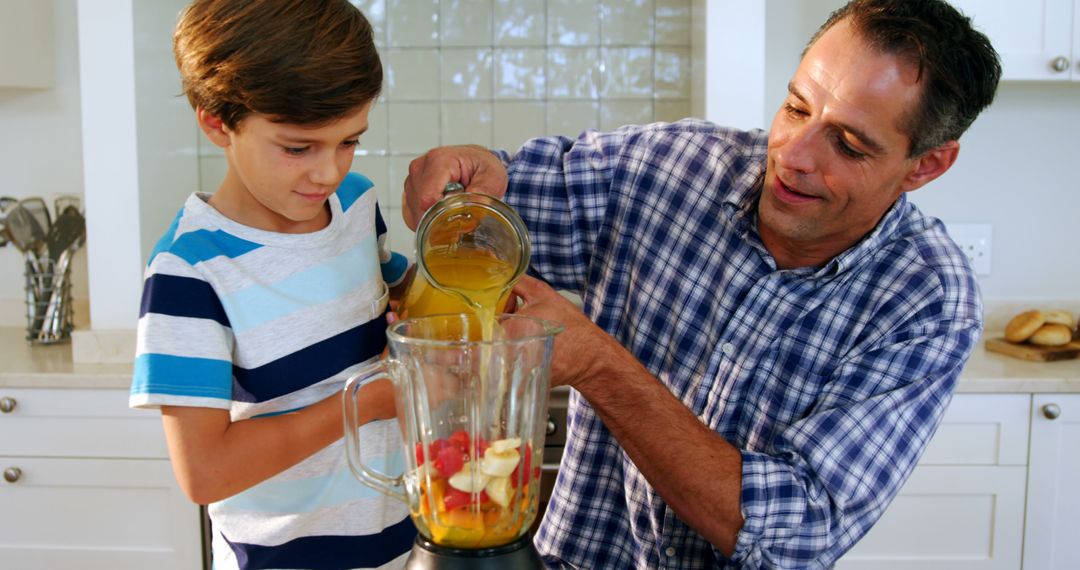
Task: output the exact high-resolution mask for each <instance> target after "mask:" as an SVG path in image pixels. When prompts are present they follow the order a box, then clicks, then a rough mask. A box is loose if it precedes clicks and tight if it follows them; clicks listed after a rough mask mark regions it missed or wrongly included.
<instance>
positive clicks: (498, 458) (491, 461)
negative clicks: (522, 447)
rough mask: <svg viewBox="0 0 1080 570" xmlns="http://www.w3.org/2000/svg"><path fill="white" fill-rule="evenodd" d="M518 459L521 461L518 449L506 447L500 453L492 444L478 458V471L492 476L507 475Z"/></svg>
mask: <svg viewBox="0 0 1080 570" xmlns="http://www.w3.org/2000/svg"><path fill="white" fill-rule="evenodd" d="M519 461H521V454H520V453H518V450H516V449H508V450H506V451H503V452H501V453H500V452H497V451H495V447H494V446H492V447H489V448H488V450H487V453H484V458H483V459H481V460H480V471H481V472H482V473H484V474H485V475H490V476H492V477H508V476H510V474H511V473H513V472H514V468H515V467H517V464H518V462H519Z"/></svg>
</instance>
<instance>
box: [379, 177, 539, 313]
mask: <svg viewBox="0 0 1080 570" xmlns="http://www.w3.org/2000/svg"><path fill="white" fill-rule="evenodd" d="M529 255H530V244H529V232H528V230H527V229H526V228H525V223H524V222H523V221H522V220H521V218H520V217H519V216H518V215H517V213H516V212H514V210H513V209H512V208H510V206H508V205H506V203H505V202H503V201H501V200H499V199H498V198H494V197H492V196H488V195H487V194H481V193H479V192H465V188H464V187H463V186H462V185H461V184H458V183H456V182H451V183H450V184H447V185H446V188H444V189H443V198H442V199H441V200H439V201H438V202H436V203H435V205H434V206H432V207H431V208H429V209H428V211H427V212H425V213H424V216H423V218H421V219H420V223H419V224H418V225H417V228H416V268H417V271H416V275H415V277H414V278H413V282H412V283H410V284H409V287H408V288H407V289H406V291H405V295H404V296H403V297H402V301H401V308H400V310H399V312H400V313H401V315H402V316H403V317H421V316H426V315H437V314H446V313H478V314H482V315H484V313H486V315H484V316H481V319H484V318H485V317H487V318H490V317H491V316H493V315H494V314H496V313H498V312H501V311H502V310H504V308H505V306H506V301H507V299H508V298H509V296H510V289H511V288H512V287H513V286H514V283H516V282H517V280H518V279H519V278H520V277H521V276H522V275H523V274H524V273H525V271H526V269H528V267H529Z"/></svg>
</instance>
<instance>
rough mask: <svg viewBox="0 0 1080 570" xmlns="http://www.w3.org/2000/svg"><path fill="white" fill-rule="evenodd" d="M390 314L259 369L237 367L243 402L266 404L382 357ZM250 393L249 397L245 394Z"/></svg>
mask: <svg viewBox="0 0 1080 570" xmlns="http://www.w3.org/2000/svg"><path fill="white" fill-rule="evenodd" d="M385 347H386V313H385V312H384V313H383V314H382V315H380V316H378V317H376V318H374V319H372V320H370V321H368V322H366V323H364V324H362V325H360V326H358V327H355V328H352V329H350V330H347V331H345V332H343V333H341V334H338V335H335V336H332V337H330V338H328V339H326V340H323V341H320V342H318V343H315V344H313V345H311V346H308V347H306V348H302V349H300V350H297V351H296V352H293V353H291V354H288V355H286V356H283V357H281V358H279V359H277V360H275V361H273V362H269V363H267V364H264V365H262V366H259V367H257V368H251V369H247V368H241V367H239V366H233V376H234V377H235V378H236V383H237V384H238V385H239V387H240V388H241V389H242V390H238V391H237V393H235V394H233V399H235V400H237V401H241V402H265V401H267V400H272V399H274V398H277V397H279V396H284V395H285V394H288V393H290V392H295V391H297V390H301V389H303V388H306V387H308V386H311V385H313V384H315V383H317V382H320V381H322V380H324V379H326V378H330V377H331V376H333V375H335V374H337V373H339V372H341V371H342V370H345V369H346V368H348V367H350V366H352V365H354V364H356V363H357V362H363V361H365V360H368V359H370V358H373V357H375V356H378V355H379V354H381V353H382V351H383V348H385ZM245 392H246V393H245Z"/></svg>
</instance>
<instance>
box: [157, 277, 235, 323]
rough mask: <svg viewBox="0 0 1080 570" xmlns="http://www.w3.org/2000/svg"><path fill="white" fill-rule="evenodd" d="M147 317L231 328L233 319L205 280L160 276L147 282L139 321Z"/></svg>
mask: <svg viewBox="0 0 1080 570" xmlns="http://www.w3.org/2000/svg"><path fill="white" fill-rule="evenodd" d="M147 313H157V314H160V315H171V316H174V317H190V318H194V319H210V320H212V321H216V322H218V323H221V324H222V325H224V326H229V317H228V316H227V315H226V314H225V308H224V307H222V306H221V300H220V299H218V296H217V294H216V293H214V288H213V287H211V286H210V284H209V283H207V282H206V281H203V280H202V279H195V278H193V277H180V276H177V275H167V274H164V273H156V274H154V275H151V276H150V277H149V278H147V279H146V281H144V282H143V292H142V303H141V305H140V307H139V317H140V318H142V317H143V316H145V315H146V314H147Z"/></svg>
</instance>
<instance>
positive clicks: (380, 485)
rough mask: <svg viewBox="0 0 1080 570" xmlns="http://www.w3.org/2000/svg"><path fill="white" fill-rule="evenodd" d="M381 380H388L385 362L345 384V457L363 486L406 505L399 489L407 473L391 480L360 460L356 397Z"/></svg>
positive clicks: (373, 364)
mask: <svg viewBox="0 0 1080 570" xmlns="http://www.w3.org/2000/svg"><path fill="white" fill-rule="evenodd" d="M379 378H389V374H388V371H387V366H386V361H385V360H379V361H377V362H374V363H372V364H369V365H367V366H365V367H364V368H361V369H360V371H359V372H357V373H356V374H354V375H353V376H352V377H351V378H349V379H348V381H346V382H345V391H344V392H342V398H341V402H342V405H343V406H344V418H345V455H346V457H348V459H349V469H350V470H351V471H352V472H353V475H355V476H356V478H357V479H359V480H360V482H361V483H363V484H365V485H367V486H368V487H371V488H372V489H375V490H376V491H380V492H382V493H385V494H387V495H389V496H391V497H394V498H396V499H398V500H400V501H402V502H406V503H407V502H408V500H407V499H406V497H405V493H403V492H401V491H400V490H399V489H400V488H401V487H402V486H403V485H404V481H405V474H404V473H402V474H401V475H398V476H396V477H391V476H390V475H387V474H385V473H381V472H379V471H376V470H375V469H372V468H370V467H368V466H367V465H364V462H363V460H362V459H361V457H360V437H359V435H358V433H357V432H358V431H359V429H360V425H359V416H360V410H359V408H358V401H357V397H356V395H357V393H358V392H359V391H360V388H361V387H363V385H364V384H366V383H367V382H369V381H371V380H377V379H379Z"/></svg>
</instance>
